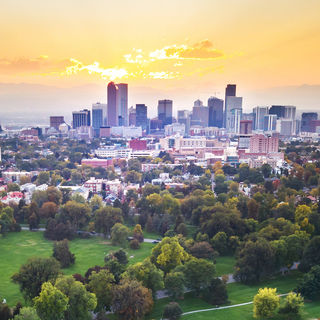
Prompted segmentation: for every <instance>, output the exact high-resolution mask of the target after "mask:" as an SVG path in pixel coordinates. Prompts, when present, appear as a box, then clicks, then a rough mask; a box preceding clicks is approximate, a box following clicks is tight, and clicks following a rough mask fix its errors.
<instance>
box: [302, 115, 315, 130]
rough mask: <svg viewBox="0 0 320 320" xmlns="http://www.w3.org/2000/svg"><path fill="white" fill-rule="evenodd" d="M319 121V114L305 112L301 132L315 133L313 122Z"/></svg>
mask: <svg viewBox="0 0 320 320" xmlns="http://www.w3.org/2000/svg"><path fill="white" fill-rule="evenodd" d="M313 120H318V113H317V112H303V113H302V117H301V132H313V131H312V128H311V121H313Z"/></svg>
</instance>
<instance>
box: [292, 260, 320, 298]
mask: <svg viewBox="0 0 320 320" xmlns="http://www.w3.org/2000/svg"><path fill="white" fill-rule="evenodd" d="M297 291H298V292H300V293H301V294H302V295H303V296H304V297H305V298H307V299H311V300H315V299H317V298H319V296H320V266H314V267H312V268H311V270H310V271H309V272H308V273H306V274H304V276H303V278H302V280H301V281H300V282H299V284H298V287H297Z"/></svg>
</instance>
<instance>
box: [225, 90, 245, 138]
mask: <svg viewBox="0 0 320 320" xmlns="http://www.w3.org/2000/svg"><path fill="white" fill-rule="evenodd" d="M226 99H227V101H226V107H227V109H226V112H227V117H226V129H227V130H228V131H229V132H234V133H239V131H238V130H237V129H239V128H240V119H238V118H237V119H235V118H234V117H235V116H236V117H238V116H239V114H240V117H241V113H242V97H233V96H227V98H226ZM236 110H237V111H236ZM236 125H237V126H238V127H237V128H236V127H235V126H236Z"/></svg>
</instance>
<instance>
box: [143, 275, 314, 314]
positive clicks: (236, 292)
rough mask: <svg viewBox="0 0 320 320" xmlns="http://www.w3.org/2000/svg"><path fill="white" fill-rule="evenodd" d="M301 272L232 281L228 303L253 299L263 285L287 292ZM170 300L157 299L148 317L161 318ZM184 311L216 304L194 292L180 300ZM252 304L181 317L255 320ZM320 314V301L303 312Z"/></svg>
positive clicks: (207, 307)
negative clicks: (251, 281)
mask: <svg viewBox="0 0 320 320" xmlns="http://www.w3.org/2000/svg"><path fill="white" fill-rule="evenodd" d="M300 277H301V274H300V273H298V272H294V273H293V274H292V275H290V276H286V277H278V278H276V279H273V280H269V281H265V282H262V283H260V284H259V285H253V286H247V285H243V284H240V283H232V284H229V285H228V294H229V303H228V305H234V304H239V303H244V302H249V301H252V300H253V297H254V295H255V294H256V293H257V291H258V289H259V288H261V287H272V288H277V289H278V293H279V294H280V293H287V292H289V291H291V290H292V289H294V288H295V286H296V284H297V281H298V279H299V278H300ZM168 302H169V299H167V298H166V299H161V300H158V301H156V303H155V306H154V309H153V312H152V313H151V314H150V315H149V316H148V317H147V318H146V319H148V320H151V319H157V320H159V319H161V316H162V312H163V309H164V306H165V305H166V304H167V303H168ZM178 303H179V304H180V306H181V308H182V310H183V312H188V311H193V310H200V309H210V308H213V307H214V306H212V305H210V304H208V303H206V302H205V301H203V300H202V299H200V298H197V297H195V296H194V295H193V294H192V293H188V294H186V295H185V298H184V300H180V301H178ZM252 308H253V306H252V305H247V306H241V307H236V308H231V309H222V310H215V311H207V312H201V313H194V314H191V315H185V316H183V317H182V318H181V319H183V320H191V319H192V320H211V319H217V320H226V319H238V320H253V317H252ZM319 316H320V302H319V303H306V305H305V307H304V312H303V319H315V318H319Z"/></svg>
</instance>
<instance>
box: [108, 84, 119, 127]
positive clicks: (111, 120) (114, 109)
mask: <svg viewBox="0 0 320 320" xmlns="http://www.w3.org/2000/svg"><path fill="white" fill-rule="evenodd" d="M107 92H108V98H107V100H108V112H107V124H108V126H110V127H115V126H117V125H118V106H117V100H118V99H117V96H118V87H117V86H116V85H115V84H114V83H113V82H109V84H108V89H107Z"/></svg>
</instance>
